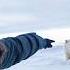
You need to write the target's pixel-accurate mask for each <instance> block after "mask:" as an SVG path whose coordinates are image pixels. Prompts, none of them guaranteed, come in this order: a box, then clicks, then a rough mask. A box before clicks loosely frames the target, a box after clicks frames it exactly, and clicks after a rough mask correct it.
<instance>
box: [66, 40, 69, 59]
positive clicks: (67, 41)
mask: <svg viewBox="0 0 70 70" xmlns="http://www.w3.org/2000/svg"><path fill="white" fill-rule="evenodd" d="M65 54H66V58H67V59H68V60H70V40H65Z"/></svg>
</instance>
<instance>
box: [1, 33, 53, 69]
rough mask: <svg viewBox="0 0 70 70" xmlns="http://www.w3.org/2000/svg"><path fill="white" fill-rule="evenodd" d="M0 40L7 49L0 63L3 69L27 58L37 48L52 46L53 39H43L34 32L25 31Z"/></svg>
mask: <svg viewBox="0 0 70 70" xmlns="http://www.w3.org/2000/svg"><path fill="white" fill-rule="evenodd" d="M0 42H2V43H3V44H4V45H5V46H6V48H8V50H9V51H8V52H7V54H6V55H5V57H4V61H3V63H2V64H0V69H5V68H8V67H10V66H12V65H15V64H17V63H19V62H20V61H22V60H25V59H27V58H29V57H30V56H32V55H33V54H34V53H35V52H37V51H38V50H39V49H42V48H49V47H52V45H51V43H52V42H54V41H53V40H50V39H43V38H42V37H40V36H38V35H37V34H36V33H27V34H23V35H19V36H16V37H8V38H3V39H1V40H0Z"/></svg>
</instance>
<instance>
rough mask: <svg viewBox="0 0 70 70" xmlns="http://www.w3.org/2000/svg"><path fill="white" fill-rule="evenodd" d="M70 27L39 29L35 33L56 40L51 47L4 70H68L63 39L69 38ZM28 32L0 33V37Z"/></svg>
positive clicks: (69, 65) (69, 63)
mask: <svg viewBox="0 0 70 70" xmlns="http://www.w3.org/2000/svg"><path fill="white" fill-rule="evenodd" d="M69 30H70V29H52V30H40V31H36V33H37V34H38V35H40V36H42V37H44V38H50V39H54V40H55V41H56V42H55V43H54V44H53V48H51V49H42V50H39V51H38V52H37V53H36V54H34V55H33V56H31V57H30V58H29V59H27V60H23V61H21V62H20V63H18V64H16V65H14V66H12V67H10V68H8V69H5V70H70V61H69V60H66V57H65V50H64V41H65V40H66V39H70V33H69ZM24 33H28V32H16V33H8V34H7V33H6V34H0V38H4V37H10V36H13V37H14V36H17V35H19V34H24Z"/></svg>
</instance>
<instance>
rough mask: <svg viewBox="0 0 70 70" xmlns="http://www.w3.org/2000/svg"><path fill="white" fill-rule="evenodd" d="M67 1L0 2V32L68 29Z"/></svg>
mask: <svg viewBox="0 0 70 70" xmlns="http://www.w3.org/2000/svg"><path fill="white" fill-rule="evenodd" d="M69 22H70V1H69V0H0V32H1V33H5V32H17V31H35V30H40V29H48V28H49V29H50V28H59V27H60V28H66V27H70V23H69Z"/></svg>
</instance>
